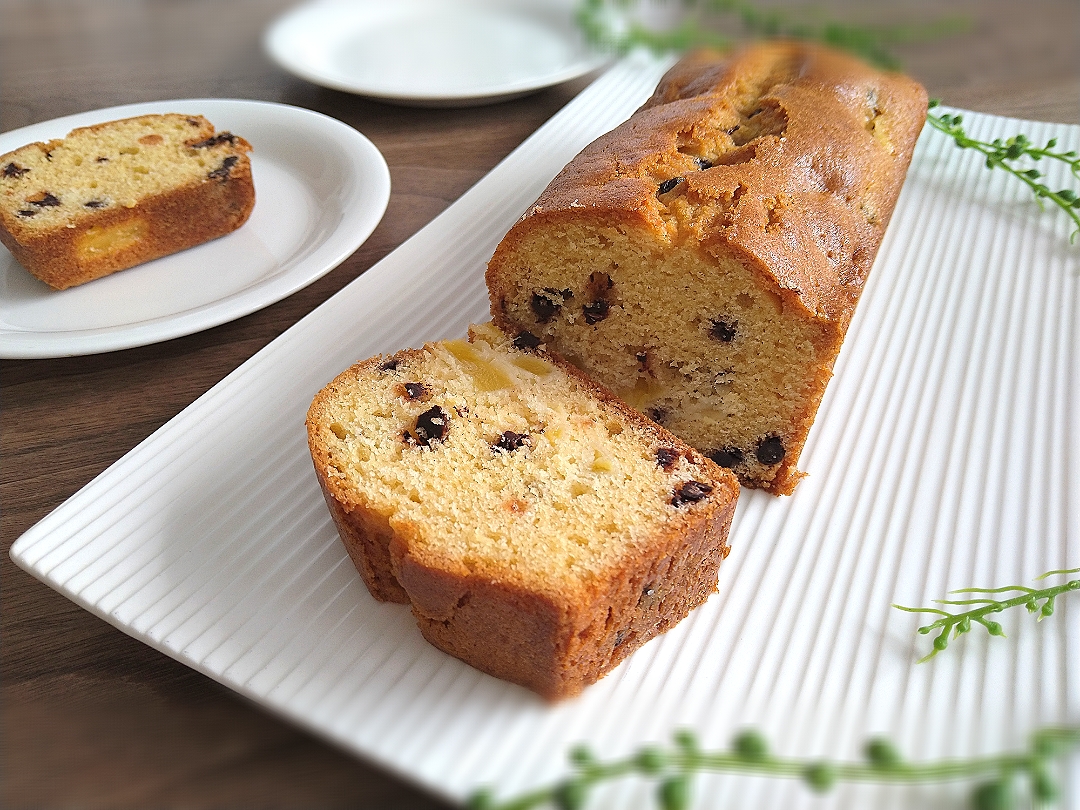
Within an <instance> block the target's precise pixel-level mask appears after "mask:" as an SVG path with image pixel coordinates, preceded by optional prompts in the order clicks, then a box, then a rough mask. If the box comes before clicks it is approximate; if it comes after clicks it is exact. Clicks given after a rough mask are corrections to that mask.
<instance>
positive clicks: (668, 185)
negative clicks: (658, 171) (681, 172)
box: [656, 177, 685, 194]
mask: <svg viewBox="0 0 1080 810" xmlns="http://www.w3.org/2000/svg"><path fill="white" fill-rule="evenodd" d="M684 179H685V178H683V177H672V178H671V179H670V180H665V181H664V182H663V183H661V184H660V188H659V189H657V191H656V193H657V194H667V193H668V192H669V191H671V190H672V189H673V188H675V186H677V185H679V183H681V182H682V181H683V180H684Z"/></svg>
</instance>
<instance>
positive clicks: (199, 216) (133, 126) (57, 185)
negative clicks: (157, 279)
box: [0, 114, 255, 290]
mask: <svg viewBox="0 0 1080 810" xmlns="http://www.w3.org/2000/svg"><path fill="white" fill-rule="evenodd" d="M250 150H251V145H250V144H249V143H248V142H247V141H246V140H244V139H243V138H241V137H239V136H238V135H234V134H232V133H229V132H217V131H215V128H214V126H213V124H211V123H210V122H209V121H207V120H206V119H205V118H204V117H202V116H199V115H180V114H165V115H144V116H139V117H135V118H127V119H123V120H119V121H110V122H106V123H102V124H96V125H94V126H89V127H81V128H79V129H75V130H73V131H72V132H70V133H69V134H68V136H67V137H66V138H62V139H58V140H53V141H49V142H47V143H32V144H27V145H26V146H23V147H21V148H19V149H16V150H15V151H13V152H8V153H7V154H6V155H3V156H0V241H2V242H3V244H4V245H5V246H6V247H7V248H8V249H9V250H10V251H11V252H12V253H13V254H14V256H15V258H16V259H17V260H18V261H19V263H20V264H22V265H23V266H24V267H25V268H26V269H27V270H29V271H30V272H31V273H32V274H33V275H35V276H37V277H38V278H39V279H41V280H42V281H44V282H45V283H46V284H48V285H49V286H51V287H53V288H55V289H58V290H60V289H65V288H67V287H71V286H74V285H76V284H83V283H85V282H87V281H91V280H93V279H96V278H100V277H102V276H105V275H108V274H110V273H114V272H116V271H118V270H123V269H126V268H128V267H133V266H134V265H137V264H141V263H143V262H146V261H150V260H151V259H156V258H159V257H161V256H166V255H169V254H171V253H176V252H178V251H181V250H185V249H187V248H189V247H193V246H195V245H198V244H202V243H203V242H207V241H209V240H211V239H215V238H217V237H219V236H223V235H225V234H227V233H230V232H232V231H234V230H236V229H237V228H239V227H240V226H241V225H243V223H244V222H245V221H246V220H247V219H248V217H249V216H250V214H251V210H252V208H253V207H254V204H255V188H254V185H253V182H252V178H251V163H250V160H249V158H248V152H249V151H250Z"/></svg>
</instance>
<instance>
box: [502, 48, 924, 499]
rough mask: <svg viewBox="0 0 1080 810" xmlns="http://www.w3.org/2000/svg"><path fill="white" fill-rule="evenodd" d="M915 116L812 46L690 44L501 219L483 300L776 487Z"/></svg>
mask: <svg viewBox="0 0 1080 810" xmlns="http://www.w3.org/2000/svg"><path fill="white" fill-rule="evenodd" d="M925 117H926V94H925V92H924V90H923V88H922V87H920V86H919V85H918V84H916V83H915V82H914V81H912V80H910V79H908V78H905V77H903V76H900V75H897V74H893V73H882V72H880V71H877V70H874V69H872V68H869V67H867V66H866V65H864V64H863V63H861V62H859V61H857V60H855V59H853V58H851V57H849V56H846V55H843V54H840V53H836V52H834V51H831V50H826V49H823V48H820V47H814V46H810V45H805V44H793V43H785V42H779V43H769V44H763V45H756V46H753V47H750V48H748V49H746V50H743V51H741V52H739V53H737V54H735V55H733V56H730V57H722V56H719V55H717V54H715V53H710V52H701V53H696V54H692V55H690V56H688V57H686V58H685V59H684V60H683V61H681V62H680V63H678V64H677V65H676V66H675V67H674V68H672V70H671V71H670V72H669V73H668V74H667V75H666V76H665V77H664V78H663V80H662V81H661V82H660V84H659V86H658V87H657V88H656V91H655V93H654V94H653V96H652V97H651V98H650V99H649V100H648V101H647V102H646V103H645V105H644V106H643V107H642V108H641V109H639V110H638V111H637V112H636V113H635V114H634V115H633V116H632V117H631V118H630V119H629V120H628V121H626V122H625V123H624V124H622V125H621V126H619V127H618V128H616V129H615V130H613V131H612V132H610V133H608V134H606V135H604V136H602V137H601V138H599V139H598V140H596V141H595V142H593V143H592V144H591V145H589V146H588V147H586V148H585V150H584V151H582V152H581V153H580V154H579V155H578V156H577V157H576V158H574V160H573V161H572V162H571V163H570V164H568V165H567V166H566V168H565V169H563V171H562V172H561V173H560V174H559V175H558V176H557V177H556V178H555V179H554V180H553V181H552V182H551V184H550V185H549V186H548V188H547V189H546V190H545V191H544V193H543V194H542V195H541V196H540V198H539V199H538V200H537V201H536V203H535V204H534V205H533V206H532V207H531V208H530V209H529V210H528V211H527V212H526V213H525V215H524V216H523V217H522V218H521V220H520V221H519V222H518V223H517V224H516V225H515V226H514V227H513V228H512V229H511V230H510V232H509V233H508V234H507V235H506V236H505V238H504V239H503V240H502V242H501V243H500V244H499V246H498V248H497V250H496V251H495V254H494V256H493V257H492V259H491V261H490V263H489V265H488V271H487V284H488V290H489V293H490V298H491V312H492V317H493V319H494V321H495V323H496V324H498V325H499V326H500V327H501V328H502V329H503V330H505V331H507V332H509V333H511V334H517V333H519V332H522V331H528V332H530V333H532V334H535V335H536V336H537V337H539V338H540V339H541V340H542V341H543V342H544V343H545V344H546V347H547V348H548V350H550V351H553V352H555V353H557V354H559V355H561V356H562V357H563V358H566V359H568V360H569V361H570V362H572V363H574V364H575V365H577V366H578V367H580V368H581V369H583V370H585V371H586V372H587V373H588V374H589V375H590V376H592V377H594V378H595V379H596V380H597V381H599V382H600V383H602V384H603V385H604V386H606V387H607V388H609V389H611V390H612V391H613V392H614V393H615V394H616V395H617V396H619V397H621V398H622V399H624V400H625V401H626V402H627V403H629V404H630V405H632V406H633V407H635V408H637V409H639V410H641V411H643V412H644V413H646V414H648V415H649V416H650V417H651V418H652V419H654V420H656V421H657V422H659V423H660V424H662V425H664V426H665V427H667V428H668V429H670V430H671V431H672V432H673V433H676V434H677V435H679V436H680V437H681V438H683V439H685V440H686V441H687V442H689V443H690V444H691V445H693V446H694V447H696V448H698V449H699V450H701V451H702V452H704V453H706V454H707V455H708V456H709V457H711V458H712V459H713V460H715V461H716V462H717V463H718V464H720V465H721V466H724V467H728V468H730V469H732V470H733V471H735V472H736V473H737V474H738V476H739V479H740V480H741V482H742V483H743V484H744V485H746V486H750V487H758V488H763V489H766V490H768V491H769V492H772V493H774V494H790V493H791V491H792V489H793V488H794V486H795V484H796V482H797V481H798V479H799V478H800V477H801V475H802V473H800V472H799V471H798V470H797V468H796V463H797V461H798V457H799V454H800V452H801V450H802V447H803V444H804V442H805V441H806V436H807V433H808V431H809V429H810V426H811V424H812V423H813V421H814V417H815V414H816V412H817V409H818V405H819V404H820V402H821V398H822V395H823V393H824V391H825V386H826V383H827V382H828V380H829V379H830V377H831V376H832V366H833V362H834V360H835V359H836V356H837V353H838V352H839V350H840V345H841V342H842V341H843V339H844V334H845V332H846V331H847V328H848V324H849V322H850V321H851V317H852V314H853V311H854V309H855V305H856V303H857V301H858V299H859V294H860V293H861V291H862V289H863V284H864V282H865V281H866V277H867V273H868V272H869V270H870V266H871V264H872V263H873V261H874V257H875V255H876V253H877V250H878V246H879V245H880V243H881V240H882V236H883V234H884V231H885V226H886V224H887V223H888V221H889V217H890V215H891V213H892V210H893V207H894V205H895V203H896V199H897V196H898V194H899V191H900V186H901V184H902V182H903V179H904V176H905V173H906V171H907V167H908V164H909V162H910V160H911V155H912V150H913V148H914V145H915V141H916V138H917V136H918V134H919V131H920V129H921V127H922V125H923V123H924V121H925Z"/></svg>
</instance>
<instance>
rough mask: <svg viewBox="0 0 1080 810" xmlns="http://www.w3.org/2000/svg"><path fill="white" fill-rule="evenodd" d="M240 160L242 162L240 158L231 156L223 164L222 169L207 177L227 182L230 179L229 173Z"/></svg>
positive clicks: (215, 170)
mask: <svg viewBox="0 0 1080 810" xmlns="http://www.w3.org/2000/svg"><path fill="white" fill-rule="evenodd" d="M238 160H240V158H238V157H237V156H236V155H229V157H227V158H225V160H223V161H222V162H221V167H220V168H218V169H214V170H213V171H212V172H210V173H209V174H207V175H206V176H207V177H209V178H210V179H211V180H227V179H228V178H229V172H230V171H231V170H232V167H233V166H235V165H236V161H238Z"/></svg>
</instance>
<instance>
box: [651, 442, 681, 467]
mask: <svg viewBox="0 0 1080 810" xmlns="http://www.w3.org/2000/svg"><path fill="white" fill-rule="evenodd" d="M678 460H679V451H678V450H676V449H675V448H674V447H658V448H656V463H657V464H659V465H660V468H661V469H662V470H666V471H667V472H671V470H672V468H673V467H674V466H675V462H676V461H678Z"/></svg>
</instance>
